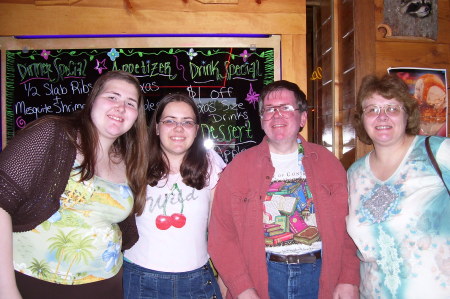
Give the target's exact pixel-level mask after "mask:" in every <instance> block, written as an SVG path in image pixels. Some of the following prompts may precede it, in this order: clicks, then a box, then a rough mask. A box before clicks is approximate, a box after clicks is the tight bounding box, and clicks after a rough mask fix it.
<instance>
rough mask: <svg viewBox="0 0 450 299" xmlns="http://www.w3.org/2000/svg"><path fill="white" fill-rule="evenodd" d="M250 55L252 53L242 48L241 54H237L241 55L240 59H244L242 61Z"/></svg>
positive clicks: (245, 60)
mask: <svg viewBox="0 0 450 299" xmlns="http://www.w3.org/2000/svg"><path fill="white" fill-rule="evenodd" d="M251 55H252V53H248V52H247V50H244V52H242V53H241V54H239V56H241V57H242V60H244V62H247V59H248V58H249V57H250V56H251Z"/></svg>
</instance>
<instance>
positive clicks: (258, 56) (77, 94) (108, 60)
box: [6, 47, 274, 162]
mask: <svg viewBox="0 0 450 299" xmlns="http://www.w3.org/2000/svg"><path fill="white" fill-rule="evenodd" d="M6 62H7V63H6V102H7V104H6V110H7V111H6V114H7V121H6V122H7V139H8V140H9V139H10V138H11V137H12V136H13V135H14V133H15V132H16V131H17V130H20V129H22V128H23V127H24V126H25V125H26V124H27V123H29V122H31V121H33V120H35V119H37V118H39V117H42V116H44V115H47V114H68V113H72V112H74V111H76V110H79V109H82V108H83V107H84V100H85V99H86V97H87V95H88V93H89V92H90V91H91V90H92V86H93V84H94V82H95V80H96V79H97V78H98V77H99V76H100V75H101V74H103V73H105V72H108V71H111V70H124V71H127V72H130V73H132V74H134V75H135V76H136V77H137V78H138V79H139V81H140V82H141V89H142V92H143V93H144V95H145V102H144V107H145V110H146V111H147V112H148V117H149V118H150V116H151V114H152V112H153V111H154V110H155V109H156V107H157V105H158V101H159V100H160V99H161V98H162V97H163V96H164V95H166V94H168V93H173V92H185V93H188V94H189V95H190V96H191V97H192V98H193V99H194V101H195V102H196V104H197V106H198V108H199V110H200V113H201V120H200V121H201V126H200V131H201V133H202V134H203V136H204V137H205V138H206V139H210V141H212V142H210V143H211V144H212V146H213V147H214V149H215V150H216V151H217V152H218V153H219V154H220V155H221V156H222V157H223V159H224V160H225V161H226V162H230V161H231V160H232V158H233V157H234V156H235V155H236V154H237V153H239V152H241V151H242V150H245V149H246V148H249V147H251V146H253V145H256V144H257V143H259V142H260V141H261V140H262V137H263V135H264V134H263V132H262V130H261V126H260V118H259V114H258V105H257V103H258V96H259V92H260V90H261V89H262V87H263V86H264V85H266V84H268V83H270V82H272V81H273V80H274V49H272V48H258V49H255V48H139V49H134V48H117V47H116V48H105V49H39V50H26V51H21V50H8V51H6Z"/></svg>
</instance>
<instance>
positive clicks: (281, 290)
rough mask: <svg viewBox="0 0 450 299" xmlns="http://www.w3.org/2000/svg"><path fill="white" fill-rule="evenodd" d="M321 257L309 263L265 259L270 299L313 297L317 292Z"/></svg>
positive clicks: (313, 298) (304, 298) (307, 298)
mask: <svg viewBox="0 0 450 299" xmlns="http://www.w3.org/2000/svg"><path fill="white" fill-rule="evenodd" d="M321 268H322V259H318V260H316V261H315V262H314V263H310V264H286V263H278V262H272V261H269V259H267V272H268V274H269V296H270V298H272V299H294V298H295V299H315V298H317V297H318V294H319V277H320V269H321Z"/></svg>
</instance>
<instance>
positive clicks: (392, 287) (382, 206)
mask: <svg viewBox="0 0 450 299" xmlns="http://www.w3.org/2000/svg"><path fill="white" fill-rule="evenodd" d="M419 119H420V116H419V111H418V107H417V102H416V100H415V99H414V98H413V97H412V96H411V95H410V94H409V91H408V87H407V86H406V85H405V83H404V82H403V81H402V80H401V79H400V78H398V77H397V76H394V75H385V76H383V77H381V78H378V77H376V76H372V75H370V76H367V77H365V78H364V80H363V82H362V84H361V87H360V89H359V93H358V97H357V112H356V114H355V127H356V130H357V132H358V137H359V138H360V140H361V141H362V142H364V143H366V144H373V151H372V152H370V153H369V154H367V155H366V156H364V157H362V158H361V159H359V160H358V161H356V162H355V163H354V164H353V165H352V166H351V167H350V169H349V170H348V184H349V195H350V198H349V216H348V218H347V230H348V232H349V234H350V236H351V237H352V238H353V240H354V241H355V243H356V245H357V247H358V256H359V258H360V260H361V284H360V293H361V297H362V298H375V297H377V298H426V297H430V298H431V297H432V298H448V295H449V294H450V271H449V269H450V258H449V257H450V246H449V244H450V217H449V215H450V196H449V193H448V189H447V187H446V186H449V185H450V139H448V138H443V137H437V136H433V137H431V138H429V140H428V141H429V149H430V150H431V153H430V155H428V154H427V145H426V143H427V142H428V141H426V136H419V135H417V133H418V132H419ZM430 157H434V159H435V160H436V161H437V165H438V167H439V168H440V171H441V174H442V177H440V176H439V175H438V172H437V170H436V169H435V167H434V166H433V162H432V159H430Z"/></svg>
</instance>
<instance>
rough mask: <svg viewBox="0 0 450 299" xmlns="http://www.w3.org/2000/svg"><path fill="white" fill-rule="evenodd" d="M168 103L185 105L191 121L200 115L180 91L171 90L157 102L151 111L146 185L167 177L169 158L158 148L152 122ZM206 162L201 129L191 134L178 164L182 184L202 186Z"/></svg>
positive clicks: (191, 101)
mask: <svg viewBox="0 0 450 299" xmlns="http://www.w3.org/2000/svg"><path fill="white" fill-rule="evenodd" d="M172 102H183V103H186V104H188V105H189V106H190V107H191V108H192V111H194V114H195V121H196V122H197V123H199V122H200V114H199V112H198V108H197V105H196V104H195V103H194V101H193V100H192V99H191V98H190V97H189V96H188V95H187V94H183V93H173V94H169V95H166V96H165V97H164V98H163V99H162V100H161V101H160V102H159V103H158V107H157V108H156V111H155V112H154V113H153V116H152V120H151V122H150V129H149V138H150V148H149V150H148V151H149V154H150V158H149V167H148V183H149V185H150V186H152V187H153V186H156V185H157V184H158V182H159V181H160V180H161V179H164V178H167V175H168V174H169V171H170V168H169V167H170V166H169V163H170V162H169V159H168V157H167V155H166V154H165V153H164V151H163V150H162V148H161V141H160V139H159V136H158V135H157V134H156V125H157V124H158V123H159V121H160V120H161V115H162V113H163V112H164V109H165V108H166V106H167V104H169V103H172ZM208 168H209V161H208V157H207V153H206V149H205V147H204V145H203V137H202V134H201V132H198V133H197V135H196V136H195V139H194V142H193V143H192V146H191V147H190V148H189V149H188V151H187V152H186V155H185V156H184V158H183V161H182V163H181V166H180V174H181V176H182V178H183V183H185V184H186V185H188V186H190V187H193V188H195V189H198V190H200V189H202V188H203V187H205V185H206V184H207V181H208V179H209V173H208Z"/></svg>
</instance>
